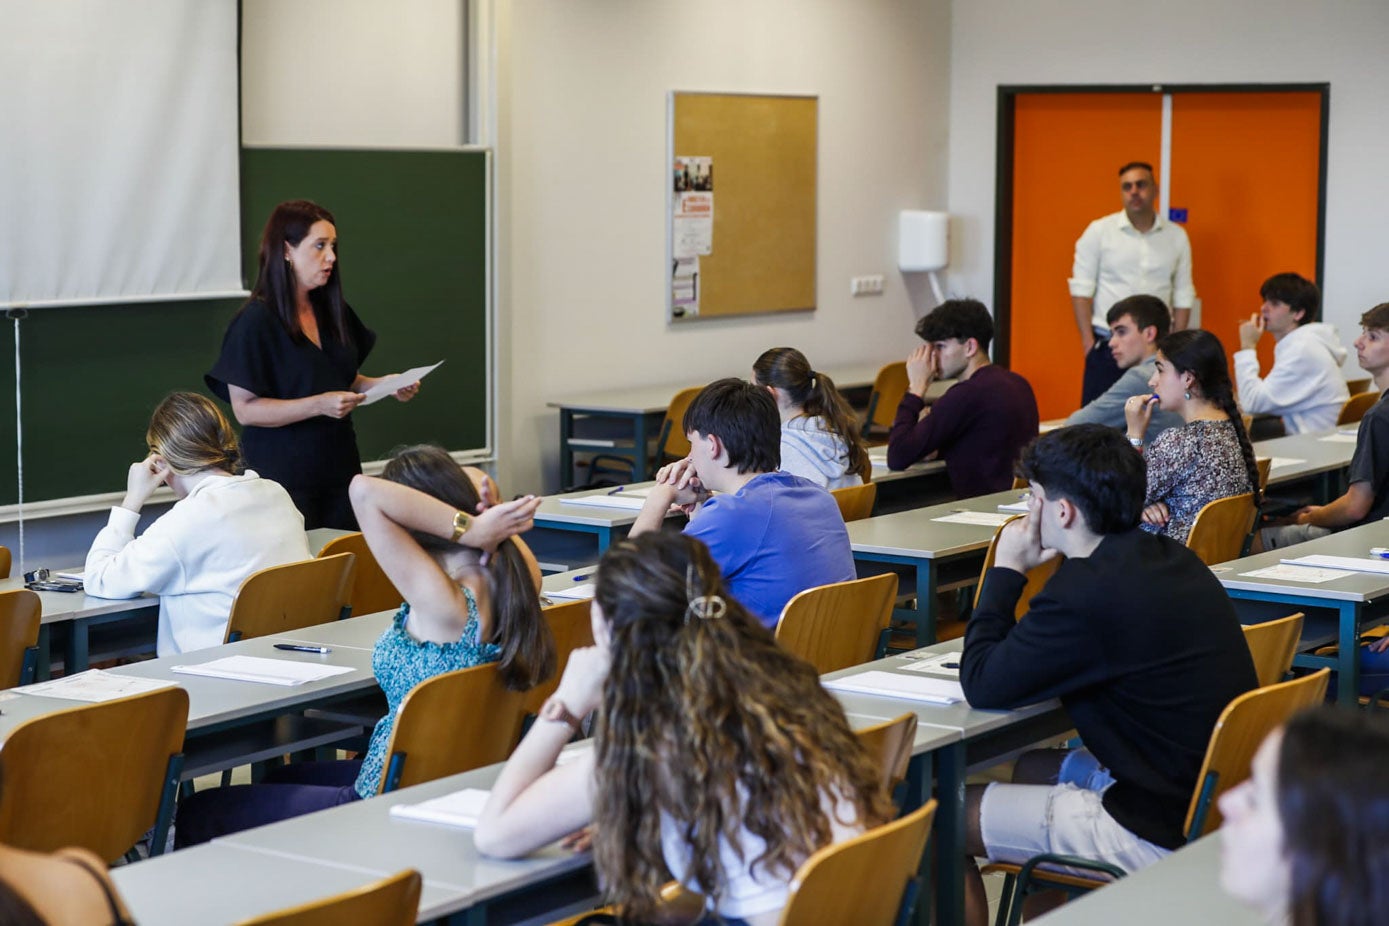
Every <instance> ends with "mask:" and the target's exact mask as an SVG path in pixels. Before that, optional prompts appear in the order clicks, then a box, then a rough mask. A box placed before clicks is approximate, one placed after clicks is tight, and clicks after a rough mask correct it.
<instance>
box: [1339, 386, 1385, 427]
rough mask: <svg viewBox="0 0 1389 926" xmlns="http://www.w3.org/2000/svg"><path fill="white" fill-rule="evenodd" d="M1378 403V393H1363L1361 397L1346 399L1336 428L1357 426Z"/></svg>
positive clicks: (1355, 396) (1354, 396)
mask: <svg viewBox="0 0 1389 926" xmlns="http://www.w3.org/2000/svg"><path fill="white" fill-rule="evenodd" d="M1378 401H1379V393H1378V392H1362V393H1360V394H1359V395H1353V396H1351V397H1350V398H1349V399H1346V402H1345V404H1344V405H1342V406H1341V414H1340V416H1339V417H1338V418H1337V419H1336V426H1337V427H1340V426H1341V425H1345V424H1355V423H1356V422H1358V421H1359V420H1360V419H1361V418H1364V417H1365V413H1366V412H1368V411H1369V410H1370V409H1371V408H1373V407H1374V404H1375V403H1376V402H1378Z"/></svg>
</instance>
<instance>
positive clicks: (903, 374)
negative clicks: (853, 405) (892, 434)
mask: <svg viewBox="0 0 1389 926" xmlns="http://www.w3.org/2000/svg"><path fill="white" fill-rule="evenodd" d="M906 394H907V362H906V361H905V360H899V361H897V362H896V363H889V364H888V365H887V366H885V367H883V368H882V369H880V370H879V371H878V375H877V376H876V377H874V378H873V391H872V392H871V393H869V395H868V414H867V415H866V416H865V418H864V422H863V430H864V432H865V433H866V432H868V431H869V430H870V429H872V428H890V427H892V419H894V418H896V417H897V406H898V405H900V404H901V402H902V396H904V395H906Z"/></svg>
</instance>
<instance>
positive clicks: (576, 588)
mask: <svg viewBox="0 0 1389 926" xmlns="http://www.w3.org/2000/svg"><path fill="white" fill-rule="evenodd" d="M595 591H596V589H595V588H594V585H593V583H592V582H585V583H584V584H583V585H573V586H570V587H569V588H561V589H558V590H550V591H547V592H545V597H546V598H563V599H565V600H566V601H587V600H588V599H589V598H592V597H593V593H594V592H595Z"/></svg>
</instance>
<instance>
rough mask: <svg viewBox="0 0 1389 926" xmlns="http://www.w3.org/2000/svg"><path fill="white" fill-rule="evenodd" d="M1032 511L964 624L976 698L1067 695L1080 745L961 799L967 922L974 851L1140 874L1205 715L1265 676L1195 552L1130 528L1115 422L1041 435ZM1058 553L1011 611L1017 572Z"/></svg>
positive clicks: (1135, 468) (1198, 753)
mask: <svg viewBox="0 0 1389 926" xmlns="http://www.w3.org/2000/svg"><path fill="white" fill-rule="evenodd" d="M1019 471H1020V472H1021V474H1022V475H1023V476H1024V478H1026V479H1027V480H1028V483H1029V484H1030V486H1031V489H1032V495H1031V500H1030V502H1029V508H1028V513H1027V516H1026V517H1024V518H1022V519H1019V520H1016V521H1013V522H1012V523H1010V524H1008V525H1007V526H1006V527H1004V528H1003V529H1002V532H1001V533H1000V535H999V538H998V544H997V555H996V559H995V565H994V567H993V568H992V569H990V570H989V571H988V573H987V574H986V575H985V576H984V580H983V584H982V588H981V589H980V596H979V603H978V604H977V605H976V606H975V609H974V613H973V614H972V615H971V617H970V619H969V625H968V627H967V629H966V631H965V646H964V653H963V656H962V658H961V663H960V683H961V684H962V686H963V687H964V693H965V697H966V698H967V699H968V700H969V703H970V704H971V705H973V706H974V707H979V708H985V709H1011V708H1017V707H1022V706H1023V705H1027V704H1035V703H1036V702H1038V701H1045V700H1047V699H1048V698H1060V699H1061V704H1062V706H1063V707H1065V709H1066V713H1067V714H1068V715H1069V716H1070V718H1071V721H1072V722H1073V723H1074V724H1075V728H1076V731H1077V732H1078V733H1079V734H1080V738H1081V740H1083V741H1084V743H1085V748H1084V749H1080V750H1075V751H1071V752H1067V751H1065V750H1041V751H1037V752H1032V753H1027V754H1025V755H1024V756H1023V757H1022V758H1021V759H1020V760H1019V761H1018V764H1017V768H1016V770H1015V772H1014V778H1013V782H1014V783H1012V784H1002V783H994V784H991V785H988V786H987V788H985V787H984V786H970V788H969V789H968V790H967V792H966V827H967V830H966V832H967V836H966V852H967V853H968V855H969V856H970V858H969V860H968V861H967V862H966V869H965V870H966V874H967V881H966V893H965V900H966V922H967V923H968V924H969V926H979V924H982V923H984V922H985V920H986V918H987V915H988V905H987V902H986V901H985V898H984V885H983V881H982V880H981V879H980V877H979V874H978V871H977V869H975V867H974V862H973V857H974V856H977V855H985V854H987V855H988V857H989V858H990V859H993V860H997V861H1008V862H1016V863H1021V862H1025V861H1027V860H1028V859H1029V858H1031V857H1032V856H1034V855H1038V854H1040V853H1043V852H1054V853H1061V854H1066V855H1078V856H1081V857H1084V858H1093V859H1099V860H1102V861H1106V862H1111V863H1113V864H1115V865H1118V866H1119V867H1121V868H1123V869H1124V870H1126V871H1135V870H1137V869H1139V868H1142V867H1143V866H1145V865H1148V864H1151V863H1152V862H1155V861H1157V860H1158V859H1160V858H1162V857H1163V856H1164V855H1166V854H1167V853H1168V852H1169V851H1171V850H1172V849H1175V848H1177V847H1178V846H1180V845H1181V844H1182V843H1183V841H1184V833H1183V832H1182V824H1183V821H1184V820H1185V817H1186V810H1187V804H1188V803H1189V802H1190V800H1191V794H1192V791H1193V790H1194V788H1195V785H1196V778H1197V774H1198V772H1199V771H1200V768H1201V761H1202V759H1203V758H1204V756H1205V753H1206V744H1207V743H1208V742H1209V740H1210V736H1211V731H1212V729H1214V727H1215V722H1216V719H1217V718H1218V717H1219V716H1220V712H1221V711H1222V710H1224V709H1225V705H1227V704H1228V703H1229V702H1230V700H1231V699H1233V698H1234V697H1236V696H1237V695H1240V694H1242V693H1244V692H1246V691H1249V690H1250V689H1252V688H1254V687H1255V686H1256V685H1257V684H1258V680H1257V678H1256V677H1255V675H1254V664H1253V661H1252V659H1251V657H1250V655H1249V647H1248V645H1247V644H1246V643H1245V641H1244V634H1243V633H1242V632H1241V631H1240V626H1239V622H1238V620H1237V619H1236V617H1235V610H1234V606H1233V605H1232V604H1231V602H1230V599H1229V597H1228V596H1227V595H1226V594H1225V590H1224V589H1223V588H1221V586H1220V583H1219V582H1218V581H1216V579H1215V577H1214V576H1213V575H1212V574H1211V571H1210V570H1209V569H1208V568H1206V566H1205V565H1204V564H1203V563H1202V562H1201V560H1200V559H1198V558H1197V557H1196V554H1195V553H1193V552H1191V551H1190V550H1188V549H1187V548H1186V547H1184V546H1182V545H1181V544H1179V543H1176V542H1175V541H1173V540H1171V539H1169V538H1166V537H1159V536H1154V535H1152V534H1149V533H1146V532H1144V531H1141V530H1139V529H1138V525H1139V516H1140V514H1141V513H1142V510H1143V488H1144V479H1143V461H1142V458H1140V457H1139V455H1138V454H1137V453H1135V452H1134V450H1133V449H1132V448H1131V447H1129V446H1128V444H1127V443H1126V442H1125V440H1124V438H1123V437H1122V436H1121V435H1120V434H1119V433H1118V432H1117V431H1115V430H1114V429H1113V428H1107V427H1105V426H1103V425H1097V424H1079V425H1075V426H1074V427H1069V428H1060V429H1058V430H1055V431H1051V432H1049V433H1047V434H1044V435H1042V436H1041V437H1039V438H1037V440H1036V442H1035V443H1034V444H1033V445H1032V446H1030V447H1029V448H1028V449H1027V450H1025V451H1024V452H1023V457H1022V462H1021V464H1020V465H1019ZM1058 555H1060V556H1064V557H1065V560H1064V561H1063V562H1062V563H1061V564H1060V566H1058V567H1057V570H1056V572H1055V574H1054V575H1052V577H1051V579H1049V580H1048V581H1047V583H1046V585H1045V586H1044V587H1043V588H1042V590H1041V591H1040V592H1038V593H1037V594H1036V595H1035V596H1034V597H1033V598H1032V600H1031V602H1030V604H1029V606H1028V611H1027V613H1026V614H1025V615H1024V616H1023V617H1022V618H1020V619H1015V609H1016V607H1017V604H1018V598H1019V596H1020V595H1021V594H1022V592H1023V587H1024V585H1025V584H1026V574H1027V572H1028V571H1029V570H1030V569H1032V568H1034V567H1036V566H1038V565H1040V564H1041V563H1043V562H1046V561H1048V560H1050V559H1052V558H1054V557H1056V556H1058Z"/></svg>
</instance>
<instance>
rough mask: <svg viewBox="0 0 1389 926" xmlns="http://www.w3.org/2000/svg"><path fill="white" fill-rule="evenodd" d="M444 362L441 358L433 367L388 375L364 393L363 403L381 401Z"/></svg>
mask: <svg viewBox="0 0 1389 926" xmlns="http://www.w3.org/2000/svg"><path fill="white" fill-rule="evenodd" d="M443 362H444V361H442V360H440V361H439V363H436V364H434V366H432V367H415V368H414V369H411V370H406V371H405V372H404V373H397V374H396V375H395V376H387V377H386V378H385V379H383V380H381V381H380V382H379V383H377V384H376V385H375V386H372V387H371V388H370V389H368V390H367V391H366V392H365V393H363V395H365V396H366V398H364V399H363V400H362V404H363V405H370V404H371V403H373V402H379V401H381V400H382V399H384V398H385V397H386V396H388V395H394V394H395V393H396V391H397V390H400V389H404V388H405V387H406V386H409V385H411V384H412V383H418V382H419V381H420V380H422V379H424V378H425V377H426V376H428V375H429V374H430V373H433V372H434V371H435V370H437V369H439V366H440V365H441V364H442V363H443Z"/></svg>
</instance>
